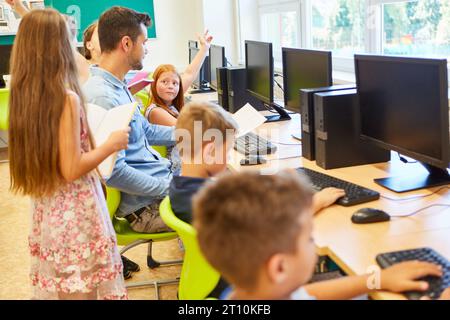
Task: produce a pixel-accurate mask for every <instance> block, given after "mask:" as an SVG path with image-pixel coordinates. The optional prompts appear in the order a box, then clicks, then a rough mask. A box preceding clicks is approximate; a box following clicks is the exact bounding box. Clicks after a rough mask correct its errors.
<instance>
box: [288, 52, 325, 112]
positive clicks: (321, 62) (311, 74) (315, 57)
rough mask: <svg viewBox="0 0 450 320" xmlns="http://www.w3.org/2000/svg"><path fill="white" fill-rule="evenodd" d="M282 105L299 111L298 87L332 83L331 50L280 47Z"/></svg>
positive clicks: (304, 87)
mask: <svg viewBox="0 0 450 320" xmlns="http://www.w3.org/2000/svg"><path fill="white" fill-rule="evenodd" d="M282 60H283V88H284V107H285V108H286V109H289V110H291V111H293V112H297V113H300V112H301V105H300V89H312V88H321V87H329V86H332V85H333V79H332V62H331V51H317V50H305V49H293V48H282Z"/></svg>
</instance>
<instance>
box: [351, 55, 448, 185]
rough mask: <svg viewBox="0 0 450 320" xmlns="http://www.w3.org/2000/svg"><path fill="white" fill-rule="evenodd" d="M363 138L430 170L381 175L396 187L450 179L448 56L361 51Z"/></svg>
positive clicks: (359, 83) (357, 58)
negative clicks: (366, 53) (375, 54)
mask: <svg viewBox="0 0 450 320" xmlns="http://www.w3.org/2000/svg"><path fill="white" fill-rule="evenodd" d="M355 72H356V84H357V87H358V96H359V104H360V107H359V113H360V115H359V116H358V118H359V120H360V130H361V137H362V138H363V139H365V140H368V141H370V142H372V143H373V144H374V145H377V146H379V147H381V148H385V149H388V150H393V151H396V152H399V153H402V154H404V155H405V156H408V157H411V158H413V159H416V160H418V161H419V162H420V163H421V164H422V165H423V166H424V167H425V168H426V169H427V171H428V172H424V174H422V175H421V174H420V173H419V174H416V172H414V174H413V175H410V174H409V175H408V177H398V178H385V179H376V180H375V182H376V183H378V184H380V185H382V186H384V187H386V188H388V189H390V190H393V191H396V192H406V191H412V190H418V189H422V188H429V187H434V186H440V185H445V184H449V183H450V176H449V173H448V171H447V168H448V167H449V162H450V155H449V153H450V151H449V149H450V142H449V141H450V138H449V104H448V103H449V102H448V75H447V61H446V60H439V59H418V58H404V57H388V56H370V55H355Z"/></svg>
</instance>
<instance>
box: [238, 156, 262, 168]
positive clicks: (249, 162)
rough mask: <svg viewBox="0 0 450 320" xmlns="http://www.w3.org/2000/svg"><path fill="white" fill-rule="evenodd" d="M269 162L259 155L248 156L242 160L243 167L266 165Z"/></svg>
mask: <svg viewBox="0 0 450 320" xmlns="http://www.w3.org/2000/svg"><path fill="white" fill-rule="evenodd" d="M266 162H267V160H266V159H265V158H264V157H262V156H258V155H247V156H245V158H244V159H242V160H241V162H240V164H241V166H254V165H258V164H265V163H266Z"/></svg>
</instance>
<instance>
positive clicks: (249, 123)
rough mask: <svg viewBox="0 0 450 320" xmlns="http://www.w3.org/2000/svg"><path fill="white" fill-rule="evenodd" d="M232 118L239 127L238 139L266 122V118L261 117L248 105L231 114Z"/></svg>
mask: <svg viewBox="0 0 450 320" xmlns="http://www.w3.org/2000/svg"><path fill="white" fill-rule="evenodd" d="M233 118H234V120H235V121H236V122H237V124H238V125H239V132H238V134H237V136H238V137H241V136H243V135H246V134H247V133H249V132H251V131H253V130H255V129H256V128H258V127H259V126H260V125H262V124H263V123H264V122H266V121H267V119H266V117H264V116H263V115H261V113H259V112H258V111H257V110H256V109H255V108H253V107H252V106H251V104H249V103H247V104H246V105H245V106H243V107H242V108H241V109H239V110H238V111H237V112H236V113H235V114H233Z"/></svg>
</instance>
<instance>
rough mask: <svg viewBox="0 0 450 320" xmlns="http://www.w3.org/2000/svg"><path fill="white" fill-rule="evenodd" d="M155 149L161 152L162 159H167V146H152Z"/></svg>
mask: <svg viewBox="0 0 450 320" xmlns="http://www.w3.org/2000/svg"><path fill="white" fill-rule="evenodd" d="M152 148H153V149H155V150H156V151H158V152H159V154H160V155H161V157H164V158H167V147H166V146H152Z"/></svg>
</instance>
